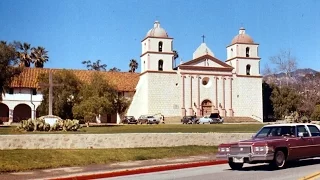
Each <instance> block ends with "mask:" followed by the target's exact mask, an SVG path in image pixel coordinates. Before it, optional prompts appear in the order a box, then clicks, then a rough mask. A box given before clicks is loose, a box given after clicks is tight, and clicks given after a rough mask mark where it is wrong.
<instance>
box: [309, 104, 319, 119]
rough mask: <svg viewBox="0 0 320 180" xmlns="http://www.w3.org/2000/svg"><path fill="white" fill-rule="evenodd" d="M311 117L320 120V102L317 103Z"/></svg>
mask: <svg viewBox="0 0 320 180" xmlns="http://www.w3.org/2000/svg"><path fill="white" fill-rule="evenodd" d="M311 119H312V120H313V121H320V104H318V105H316V107H315V108H314V110H313V113H312V114H311Z"/></svg>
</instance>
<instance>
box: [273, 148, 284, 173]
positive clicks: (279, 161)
mask: <svg viewBox="0 0 320 180" xmlns="http://www.w3.org/2000/svg"><path fill="white" fill-rule="evenodd" d="M286 159H287V158H286V154H285V153H284V152H283V151H282V150H278V151H276V152H275V153H274V158H273V161H272V162H271V163H270V165H271V167H272V168H273V169H282V168H284V167H285V165H286Z"/></svg>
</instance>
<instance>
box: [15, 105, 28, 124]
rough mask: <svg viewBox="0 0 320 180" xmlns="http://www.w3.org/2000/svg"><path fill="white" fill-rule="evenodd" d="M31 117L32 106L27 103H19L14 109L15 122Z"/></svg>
mask: <svg viewBox="0 0 320 180" xmlns="http://www.w3.org/2000/svg"><path fill="white" fill-rule="evenodd" d="M29 118H31V108H30V106H28V105H26V104H18V105H17V106H16V107H15V108H14V109H13V122H20V121H21V120H27V119H29Z"/></svg>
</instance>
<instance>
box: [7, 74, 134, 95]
mask: <svg viewBox="0 0 320 180" xmlns="http://www.w3.org/2000/svg"><path fill="white" fill-rule="evenodd" d="M50 70H51V71H52V73H53V75H54V74H55V73H56V72H59V71H62V70H63V69H48V68H24V70H23V72H22V73H21V74H20V75H19V76H18V77H16V78H14V80H13V82H12V83H11V87H24V88H38V87H39V86H38V81H37V79H38V76H39V75H40V74H43V73H49V71H50ZM67 70H69V71H72V72H73V73H74V74H75V75H76V76H77V77H78V78H79V79H80V80H81V81H84V82H88V81H89V80H90V78H91V75H92V74H93V73H94V72H96V71H92V70H74V69H67ZM100 73H101V74H102V75H103V77H104V78H105V79H106V80H108V81H109V82H110V83H112V84H113V85H114V86H115V87H116V89H117V90H118V91H129V92H132V91H135V87H136V85H137V84H138V81H139V73H130V72H104V71H101V72H100Z"/></svg>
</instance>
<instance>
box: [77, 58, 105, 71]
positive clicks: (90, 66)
mask: <svg viewBox="0 0 320 180" xmlns="http://www.w3.org/2000/svg"><path fill="white" fill-rule="evenodd" d="M100 62H101V60H97V61H96V62H93V63H91V61H90V60H88V61H82V64H86V66H87V69H88V70H95V71H101V70H103V71H106V70H107V65H106V64H101V65H100Z"/></svg>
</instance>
